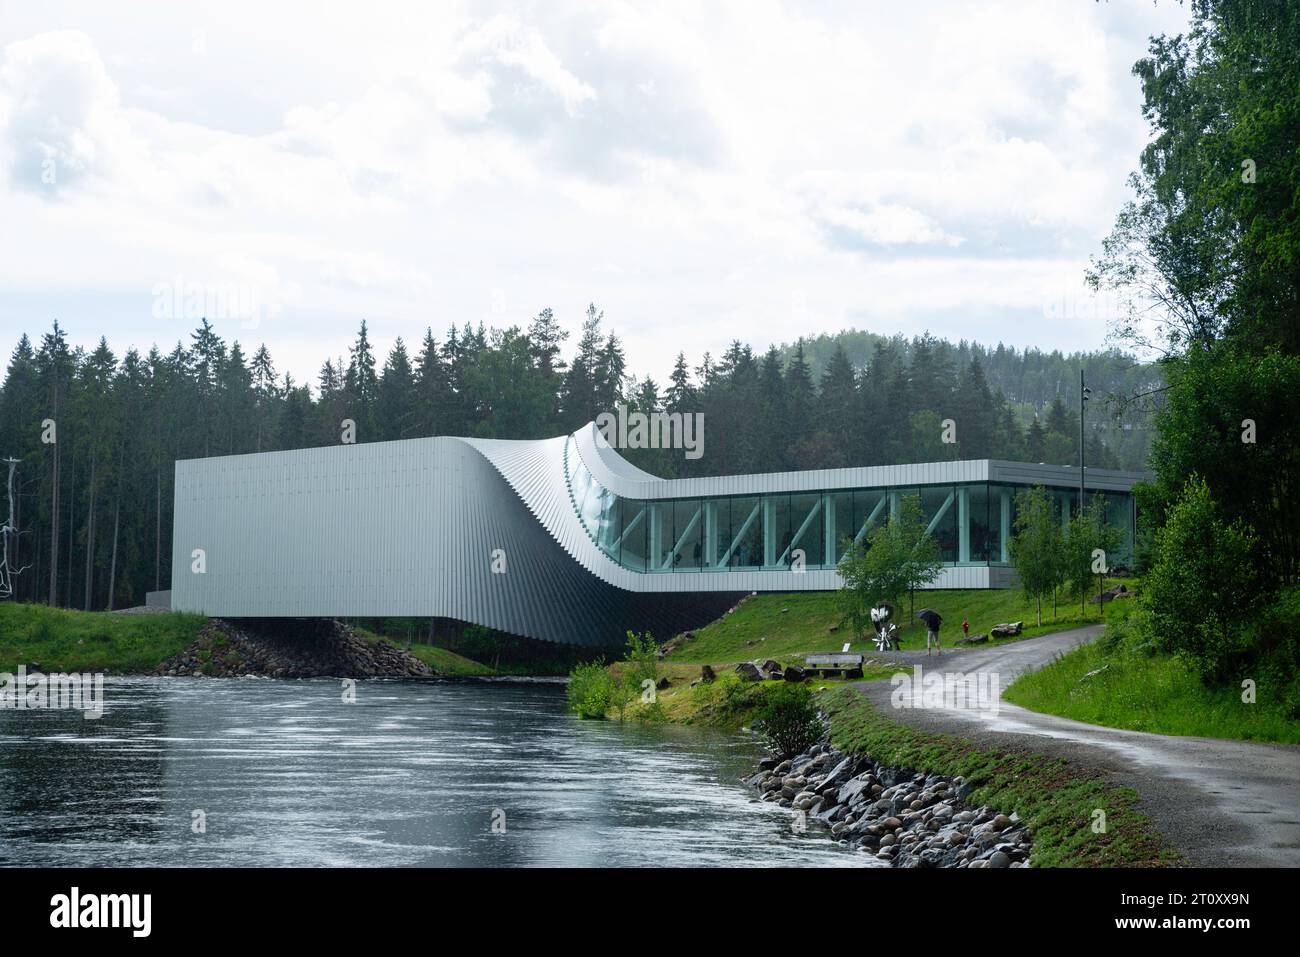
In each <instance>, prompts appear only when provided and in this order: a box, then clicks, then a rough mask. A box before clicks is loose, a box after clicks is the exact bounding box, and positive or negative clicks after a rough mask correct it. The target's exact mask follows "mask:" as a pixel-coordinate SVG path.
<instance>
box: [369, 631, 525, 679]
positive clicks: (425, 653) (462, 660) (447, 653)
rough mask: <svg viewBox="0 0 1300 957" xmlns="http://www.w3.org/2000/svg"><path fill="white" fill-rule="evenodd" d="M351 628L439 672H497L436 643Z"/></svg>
mask: <svg viewBox="0 0 1300 957" xmlns="http://www.w3.org/2000/svg"><path fill="white" fill-rule="evenodd" d="M352 630H353V631H354V632H356V634H358V635H360V636H361V637H362V638H364V639H365V640H366V641H369V642H376V641H384V642H387V643H388V644H390V645H396V646H397V647H398V648H402V649H404V650H406V651H407V652H409V653H410V654H411V655H412V656H413V657H416V658H419V659H420V660H421V661H423V662H424V663H425V664H426V665H428V666H429V667H430V668H432V669H433V670H434V671H436V672H438V673H439V674H443V675H452V676H459V677H483V676H486V675H495V674H498V673H499V672H497V671H494V670H493V669H492V668H490V667H488V666H487V665H485V664H482V663H480V662H477V661H475V660H473V659H472V658H466V657H465V656H464V655H458V654H456V652H454V651H451V650H449V649H447V648H439V647H438V646H437V645H423V644H418V643H416V642H410V643H409V644H408V643H407V642H404V641H401V640H400V639H396V638H384V637H381V636H380V635H376V634H375V633H374V632H373V631H370V630H369V629H366V628H361V627H359V626H356V625H354V626H353V627H352Z"/></svg>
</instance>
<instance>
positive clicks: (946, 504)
mask: <svg viewBox="0 0 1300 957" xmlns="http://www.w3.org/2000/svg"><path fill="white" fill-rule="evenodd" d="M953 499H954V495H953V493H952V492H949V493H948V497H947V498H945V499H944V500H943V504H942V505H940V506H939V511H937V512H935V513H934V518H932V519H930V524H929V525H927V526H925V534H927V535H929V534H930V533H931V532H933V531H934V527H935V526H936V525H938V524H939V522H941V521H942V520H943V517H944V516H945V515H947V514H948V509H950V508H952V503H953Z"/></svg>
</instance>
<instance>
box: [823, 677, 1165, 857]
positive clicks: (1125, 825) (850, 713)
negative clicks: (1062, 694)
mask: <svg viewBox="0 0 1300 957" xmlns="http://www.w3.org/2000/svg"><path fill="white" fill-rule="evenodd" d="M821 701H822V706H823V708H824V709H825V710H826V712H827V714H828V715H829V716H830V719H831V739H832V741H833V742H834V744H835V746H836V747H837V748H839V749H840V750H841V751H845V752H850V753H854V754H868V755H870V756H871V757H872V758H873V759H875V760H876V761H880V762H883V763H885V764H888V765H892V766H898V767H908V768H914V769H916V770H918V771H926V772H934V773H937V774H946V775H958V774H960V775H962V776H963V777H964V778H965V779H966V780H967V781H968V782H969V783H970V784H972V785H973V786H974V788H975V790H974V792H973V793H972V794H971V796H970V798H969V800H970V801H971V802H972V803H975V804H990V805H992V806H993V807H996V808H998V809H1000V810H1002V811H1004V812H1006V813H1010V812H1011V811H1016V812H1017V813H1019V815H1020V817H1021V818H1022V819H1023V820H1024V821H1025V823H1027V824H1028V825H1029V827H1030V829H1031V830H1032V831H1033V835H1034V851H1033V855H1032V856H1031V858H1030V863H1031V864H1033V865H1034V866H1038V867H1162V866H1169V865H1173V864H1177V863H1179V861H1180V858H1179V855H1178V854H1177V852H1176V851H1174V850H1172V849H1171V848H1169V847H1168V846H1167V845H1166V844H1165V842H1164V841H1163V839H1162V838H1161V837H1160V835H1159V834H1158V833H1157V832H1156V831H1155V830H1154V829H1153V828H1152V826H1151V824H1150V822H1149V821H1148V820H1147V818H1146V817H1145V816H1144V815H1142V814H1140V813H1138V812H1137V811H1135V810H1134V804H1135V803H1136V802H1137V800H1138V795H1137V793H1136V792H1135V791H1133V790H1132V789H1131V788H1120V787H1114V786H1113V785H1109V784H1106V783H1105V782H1104V781H1102V780H1101V779H1100V778H1099V777H1098V776H1097V775H1095V774H1092V773H1090V772H1088V771H1085V770H1081V769H1078V768H1074V767H1071V766H1070V765H1069V764H1067V763H1066V762H1065V761H1063V760H1060V759H1058V758H1049V757H1047V756H1045V755H1041V754H1037V753H1035V752H1031V751H1021V750H1010V749H1007V750H1004V749H986V748H977V747H975V746H974V745H973V744H972V743H971V742H969V741H966V740H964V739H962V738H959V737H956V736H954V735H947V734H935V733H931V732H925V731H918V730H916V729H914V728H911V727H908V726H906V725H902V724H898V723H897V722H894V721H891V720H889V719H888V718H886V717H884V716H883V715H882V714H880V712H878V711H877V710H876V709H875V708H874V707H873V706H872V705H871V704H870V703H869V702H868V701H867V700H866V699H865V698H863V697H862V695H861V694H859V693H858V692H857V691H855V690H853V689H851V688H841V689H837V690H834V691H828V692H826V693H824V694H823V695H822V696H821ZM1098 810H1101V811H1104V812H1105V824H1106V828H1105V832H1104V833H1094V831H1093V822H1094V820H1097V818H1096V816H1095V812H1096V811H1098Z"/></svg>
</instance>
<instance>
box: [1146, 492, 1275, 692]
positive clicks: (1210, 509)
mask: <svg viewBox="0 0 1300 957" xmlns="http://www.w3.org/2000/svg"><path fill="white" fill-rule="evenodd" d="M1255 546H1256V537H1255V535H1254V532H1253V531H1252V530H1251V529H1250V528H1249V527H1248V526H1246V525H1244V524H1243V523H1241V522H1233V523H1232V524H1225V523H1224V522H1223V521H1222V519H1221V518H1220V517H1219V511H1218V508H1217V506H1216V505H1215V502H1214V499H1213V498H1212V497H1211V495H1210V489H1209V487H1208V486H1207V485H1206V484H1205V482H1204V481H1202V480H1201V479H1200V478H1199V477H1198V476H1195V475H1193V476H1191V477H1190V478H1189V479H1188V480H1187V484H1186V485H1185V486H1184V488H1183V493H1182V496H1181V497H1180V498H1179V499H1178V501H1177V502H1175V503H1174V504H1173V506H1172V507H1171V508H1170V509H1169V511H1168V513H1167V515H1166V520H1165V525H1164V527H1163V528H1161V529H1160V531H1159V532H1157V533H1156V546H1155V559H1154V561H1153V563H1152V566H1151V571H1150V573H1149V574H1148V575H1147V576H1146V579H1145V580H1144V583H1143V584H1144V587H1145V591H1146V605H1147V608H1148V609H1150V612H1151V619H1152V625H1153V627H1154V631H1155V634H1156V635H1157V636H1158V639H1159V641H1160V643H1161V646H1162V648H1163V650H1165V651H1171V652H1174V653H1175V654H1177V655H1179V656H1181V657H1182V658H1184V659H1185V660H1187V661H1188V663H1189V664H1191V666H1192V667H1193V668H1195V669H1196V670H1197V671H1198V672H1199V674H1200V675H1201V678H1202V680H1203V681H1205V682H1206V683H1207V684H1220V683H1223V682H1225V681H1227V680H1229V679H1230V678H1231V677H1232V675H1233V673H1234V672H1235V671H1236V670H1237V669H1238V668H1239V667H1240V665H1241V664H1242V662H1243V658H1244V656H1245V655H1246V654H1247V653H1248V652H1249V650H1250V647H1251V643H1252V639H1253V635H1252V632H1253V631H1254V630H1255V629H1252V628H1251V624H1250V618H1251V615H1252V612H1253V611H1254V610H1255V608H1256V605H1257V598H1258V596H1259V592H1260V587H1259V582H1258V579H1257V577H1256V573H1255V567H1254V559H1255Z"/></svg>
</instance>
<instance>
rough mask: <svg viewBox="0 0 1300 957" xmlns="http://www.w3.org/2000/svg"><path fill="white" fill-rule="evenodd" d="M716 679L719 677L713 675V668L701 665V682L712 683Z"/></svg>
mask: <svg viewBox="0 0 1300 957" xmlns="http://www.w3.org/2000/svg"><path fill="white" fill-rule="evenodd" d="M715 678H717V675H715V674H714V673H713V668H712V667H710V666H709V665H700V680H701V681H712V680H714V679H715Z"/></svg>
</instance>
